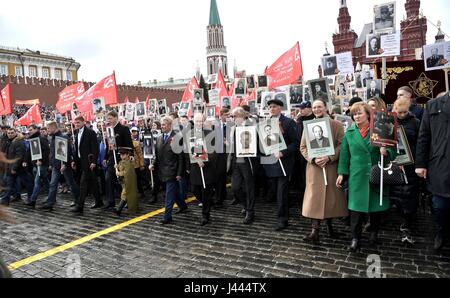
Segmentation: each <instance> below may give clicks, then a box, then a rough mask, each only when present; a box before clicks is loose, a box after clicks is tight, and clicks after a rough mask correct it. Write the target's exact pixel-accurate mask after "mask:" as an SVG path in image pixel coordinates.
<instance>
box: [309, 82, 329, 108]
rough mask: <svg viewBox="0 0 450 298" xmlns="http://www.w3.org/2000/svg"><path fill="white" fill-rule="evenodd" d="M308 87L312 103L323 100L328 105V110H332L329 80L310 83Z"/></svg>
mask: <svg viewBox="0 0 450 298" xmlns="http://www.w3.org/2000/svg"><path fill="white" fill-rule="evenodd" d="M308 85H309V90H310V95H311V101H314V100H316V99H318V98H322V99H323V100H324V101H325V102H326V103H327V107H328V110H331V108H332V107H331V92H330V85H329V84H328V81H327V78H322V79H318V80H312V81H309V82H308Z"/></svg>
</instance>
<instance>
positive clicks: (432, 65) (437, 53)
mask: <svg viewBox="0 0 450 298" xmlns="http://www.w3.org/2000/svg"><path fill="white" fill-rule="evenodd" d="M423 50H424V53H423V54H424V60H425V70H437V69H444V68H450V42H443V43H439V44H432V45H427V46H424V47H423Z"/></svg>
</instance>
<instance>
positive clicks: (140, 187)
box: [134, 168, 145, 196]
mask: <svg viewBox="0 0 450 298" xmlns="http://www.w3.org/2000/svg"><path fill="white" fill-rule="evenodd" d="M134 171H135V172H136V181H137V189H138V192H139V194H140V195H141V196H144V195H145V193H144V183H143V171H141V169H139V168H137V169H136V168H135V169H134Z"/></svg>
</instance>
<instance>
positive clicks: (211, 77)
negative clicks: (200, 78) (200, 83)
mask: <svg viewBox="0 0 450 298" xmlns="http://www.w3.org/2000/svg"><path fill="white" fill-rule="evenodd" d="M205 83H206V84H210V85H211V84H215V83H217V74H211V75H209V76H208V77H207V78H206V82H205Z"/></svg>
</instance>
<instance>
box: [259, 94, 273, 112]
mask: <svg viewBox="0 0 450 298" xmlns="http://www.w3.org/2000/svg"><path fill="white" fill-rule="evenodd" d="M273 96H274V93H273V92H263V93H262V94H261V106H260V108H259V116H261V117H268V116H270V112H269V105H268V104H267V103H268V102H269V101H270V100H272V99H273Z"/></svg>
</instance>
